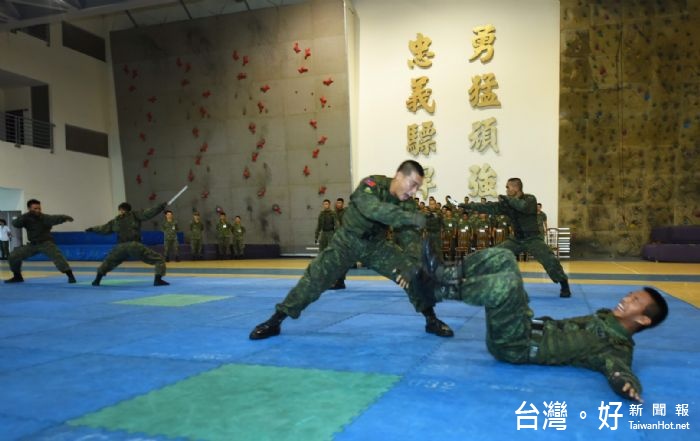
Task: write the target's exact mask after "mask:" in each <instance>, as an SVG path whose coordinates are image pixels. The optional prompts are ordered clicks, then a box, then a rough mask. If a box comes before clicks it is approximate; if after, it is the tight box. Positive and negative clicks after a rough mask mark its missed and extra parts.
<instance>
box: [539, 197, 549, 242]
mask: <svg viewBox="0 0 700 441" xmlns="http://www.w3.org/2000/svg"><path fill="white" fill-rule="evenodd" d="M537 228H539V229H540V234H541V235H542V236H544V235H546V234H547V213H545V212H544V211H542V204H540V203H539V202H538V203H537Z"/></svg>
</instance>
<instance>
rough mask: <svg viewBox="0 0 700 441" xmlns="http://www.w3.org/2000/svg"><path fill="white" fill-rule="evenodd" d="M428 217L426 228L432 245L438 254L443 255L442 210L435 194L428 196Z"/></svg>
mask: <svg viewBox="0 0 700 441" xmlns="http://www.w3.org/2000/svg"><path fill="white" fill-rule="evenodd" d="M428 214H429V215H428V217H427V219H428V220H427V222H426V224H425V229H426V231H427V234H428V240H429V241H430V246H431V247H432V250H433V252H434V253H435V254H436V255H439V256H442V237H440V234H441V233H442V212H441V211H440V209H439V208H438V206H437V202H436V201H435V198H434V197H433V196H430V197H429V198H428Z"/></svg>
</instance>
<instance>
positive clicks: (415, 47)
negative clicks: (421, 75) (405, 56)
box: [408, 32, 435, 69]
mask: <svg viewBox="0 0 700 441" xmlns="http://www.w3.org/2000/svg"><path fill="white" fill-rule="evenodd" d="M432 43H433V40H431V39H430V38H428V37H425V36H423V34H421V33H420V32H419V33H417V34H416V39H415V40H409V41H408V50H409V51H411V53H412V54H413V59H412V60H408V67H410V68H411V69H413V66H418V67H423V68H426V67H430V66H432V65H433V62H432V60H431V58H433V57H434V56H435V53H434V52H433V51H431V50H430V45H431V44H432Z"/></svg>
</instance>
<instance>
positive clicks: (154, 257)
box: [97, 242, 165, 276]
mask: <svg viewBox="0 0 700 441" xmlns="http://www.w3.org/2000/svg"><path fill="white" fill-rule="evenodd" d="M130 257H133V258H136V259H140V260H141V261H142V262H144V263H147V264H149V265H155V266H156V268H155V269H156V276H164V275H165V259H163V256H161V255H160V254H158V253H156V252H155V251H153V250H152V249H150V248H148V247H147V246H146V245H144V244H142V243H141V242H125V243H120V244H117V246H115V247H114V248H112V251H110V252H109V254H108V255H107V257H105V260H104V262H102V265H100V267H99V268H97V272H98V273H99V274H102V275H104V274H107V273H108V272H110V271H112V270H113V269H114V268H116V267H117V266H119V264H121V263H122V262H123V261H125V260H126V259H128V258H130Z"/></svg>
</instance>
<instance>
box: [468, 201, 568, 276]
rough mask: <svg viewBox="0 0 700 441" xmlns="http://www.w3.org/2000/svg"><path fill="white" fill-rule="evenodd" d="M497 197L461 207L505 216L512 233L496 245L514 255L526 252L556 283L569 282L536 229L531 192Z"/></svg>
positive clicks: (535, 205) (535, 210)
mask: <svg viewBox="0 0 700 441" xmlns="http://www.w3.org/2000/svg"><path fill="white" fill-rule="evenodd" d="M498 198H499V200H498V202H486V203H474V202H472V203H470V204H467V205H466V206H463V208H466V209H467V210H469V211H478V212H485V213H490V214H505V215H507V216H508V217H509V218H510V220H511V222H512V228H513V236H512V237H509V238H508V239H506V241H505V242H503V243H501V244H499V245H498V247H499V248H506V249H508V250H511V251H512V252H513V254H515V255H516V256H517V255H518V254H520V253H521V252H523V251H527V252H528V253H530V254H532V255H533V256H534V257H535V259H537V261H538V262H540V263H541V264H542V266H543V267H544V269H545V271H547V274H548V275H549V277H550V278H551V279H552V281H554V282H556V283H560V282H563V281H568V277H567V276H566V274H565V273H564V269H563V268H562V267H561V263H559V260H558V259H557V257H556V256H555V255H554V253H553V252H552V250H551V249H550V248H549V247H548V246H547V244H545V243H544V238H543V237H542V235H541V234H540V231H539V229H538V228H537V198H535V196H533V195H531V194H523V195H522V196H521V197H508V196H499V197H498Z"/></svg>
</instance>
